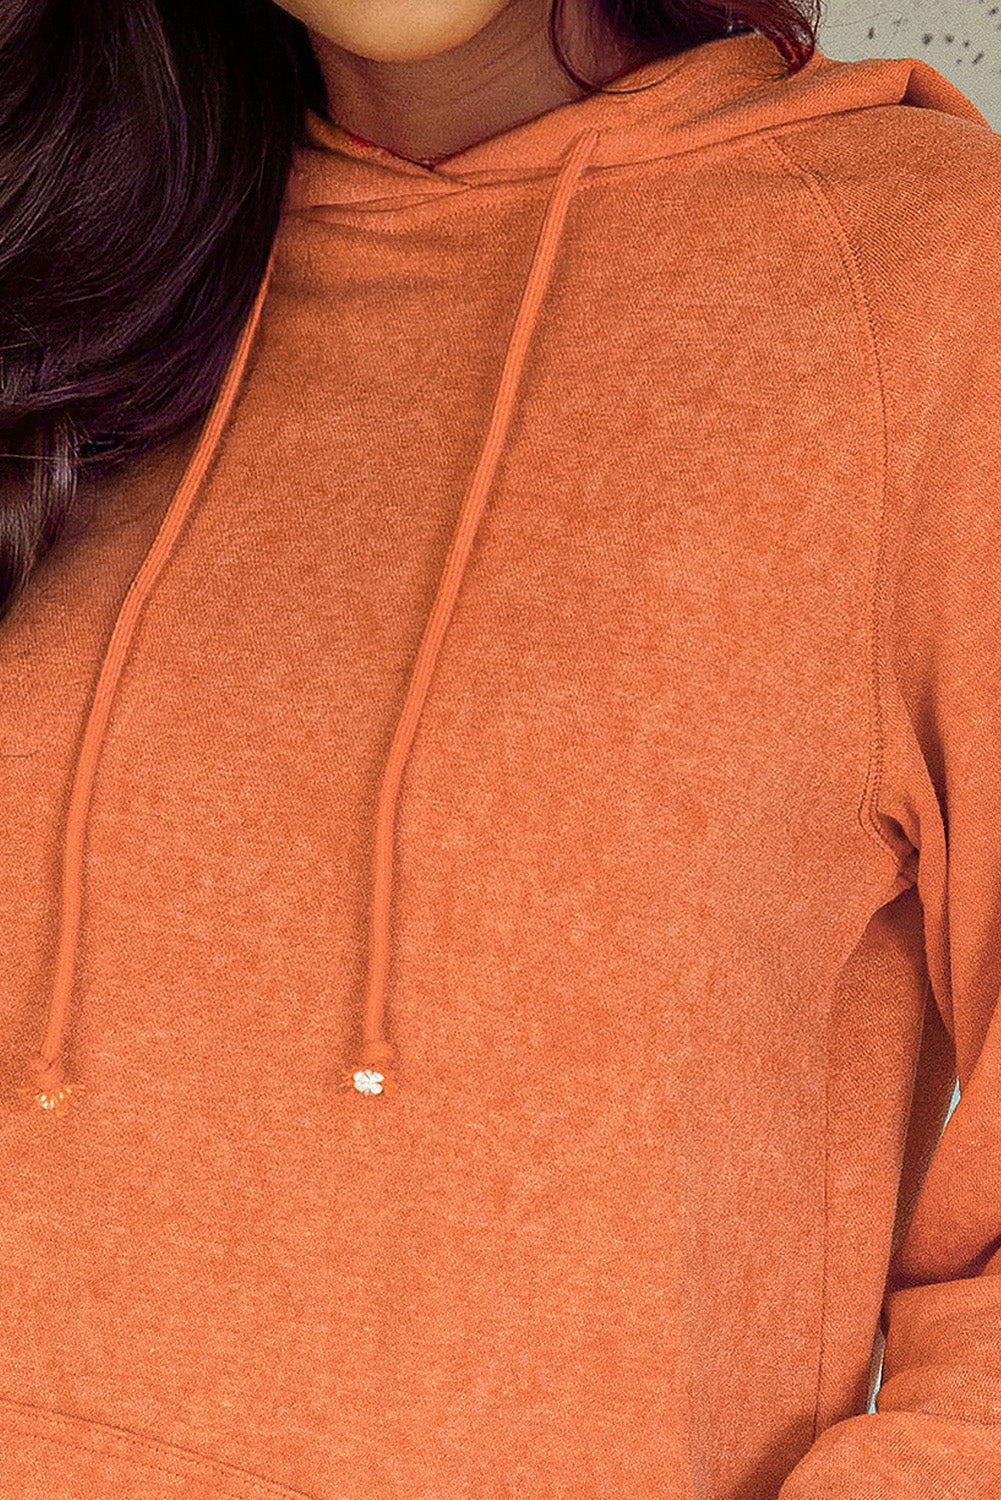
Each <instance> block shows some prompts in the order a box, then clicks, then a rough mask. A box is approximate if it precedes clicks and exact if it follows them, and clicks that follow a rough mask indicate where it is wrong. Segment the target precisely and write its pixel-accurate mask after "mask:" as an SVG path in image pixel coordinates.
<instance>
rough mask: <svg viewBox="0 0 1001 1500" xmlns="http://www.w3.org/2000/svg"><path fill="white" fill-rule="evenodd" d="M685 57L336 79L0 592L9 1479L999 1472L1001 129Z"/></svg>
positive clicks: (874, 1497)
mask: <svg viewBox="0 0 1001 1500" xmlns="http://www.w3.org/2000/svg"><path fill="white" fill-rule="evenodd" d="M647 85H648V86H647ZM633 86H641V87H642V91H641V92H638V93H634V94H628V95H611V96H609V95H596V96H594V97H592V98H589V99H584V100H580V101H578V102H576V103H573V104H569V105H565V106H562V107H560V108H557V109H554V110H552V111H551V112H549V113H547V114H545V115H543V116H541V117H539V118H538V119H534V120H531V121H529V122H528V123H526V124H523V125H520V126H517V127H515V128H513V129H510V130H507V131H504V132H502V133H501V134H500V135H497V136H494V137H491V138H490V139H488V140H486V141H483V142H481V143H479V144H477V145H475V146H472V147H470V148H469V149H466V150H463V151H460V152H459V153H457V154H456V155H454V156H452V157H450V158H449V159H447V160H446V161H445V162H443V163H442V164H441V165H440V166H439V167H438V168H436V169H430V168H427V167H423V166H420V165H418V164H415V163H411V162H408V161H405V160H403V159H401V158H398V157H396V156H394V155H393V154H392V153H391V152H389V151H387V150H385V149H382V148H380V147H378V146H371V145H366V144H365V143H363V142H361V141H359V140H357V139H354V138H352V137H350V136H349V135H348V134H347V132H345V131H343V130H341V129H338V128H334V127H331V126H330V125H328V124H325V123H323V122H321V121H320V120H318V119H316V118H315V117H312V121H311V126H312V132H313V144H312V145H311V146H310V147H309V148H303V149H301V150H299V151H298V152H297V156H296V167H295V172H294V174H293V177H292V178H291V180H290V183H289V190H288V194H287V199H286V205H285V208H286V211H285V212H284V213H283V217H282V222H281V226H280V229H279V233H278V236H277V239H276V243H275V248H274V253H273V255H272V259H271V261H270V263H269V266H268V273H267V275H266V277H265V278H264V281H263V282H262V285H261V289H260V294H259V296H258V299H257V302H256V304H255V306H254V308H253V312H252V315H251V317H250V318H249V320H248V323H247V326H246V330H245V332H244V334H243V337H242V339H241V341H240V344H239V347H238V348H237V349H236V350H235V352H234V356H233V360H232V363H231V366H230V369H229V372H228V374H227V376H226V378H225V380H224V382H223V383H222V385H221V387H220V390H219V393H218V399H217V401H216V403H215V405H214V407H213V410H212V412H211V414H210V416H209V417H208V419H207V421H206V422H205V424H204V428H203V429H202V430H200V431H198V432H194V433H189V434H186V435H185V436H184V437H183V439H182V440H179V441H177V442H174V443H172V444H170V445H168V446H167V447H165V448H164V449H162V450H161V451H160V452H159V453H158V454H157V455H155V457H154V458H153V459H152V460H150V461H149V462H148V463H146V464H144V465H143V467H142V472H141V473H138V472H133V473H132V474H130V475H127V476H125V477H124V478H119V479H116V480H115V481H113V482H107V481H106V482H105V483H104V485H103V486H102V487H100V488H98V487H95V491H94V496H93V498H94V502H95V507H94V513H93V520H92V523H91V524H90V525H89V526H88V527H87V528H86V530H85V534H84V535H82V536H81V537H76V538H74V539H72V540H67V541H66V542H65V543H64V544H60V546H59V547H58V548H57V549H56V551H55V552H54V553H52V554H51V555H50V557H49V558H48V559H47V560H46V562H45V563H44V564H43V566H42V567H41V568H40V570H39V571H38V572H37V574H36V575H35V577H34V579H33V580H32V584H31V587H30V588H29V591H28V593H27V594H26V595H25V597H24V598H23V599H22V600H20V601H19V602H18V604H17V606H16V607H15V610H14V611H13V613H12V614H11V616H10V617H9V619H8V620H7V621H6V622H5V623H4V625H3V627H2V629H0V684H2V725H0V776H2V806H3V808H4V812H5V820H4V835H5V837H4V845H3V858H2V861H0V923H2V931H3V948H4V973H5V983H4V988H3V995H4V1004H3V1006H2V1022H3V1028H4V1031H3V1037H2V1045H0V1055H2V1057H3V1059H4V1074H3V1116H2V1118H3V1137H2V1148H3V1155H4V1163H5V1166H4V1171H3V1173H2V1177H0V1183H2V1186H0V1252H2V1253H0V1267H2V1276H3V1285H2V1295H0V1497H2V1500H168V1497H169V1500H175V1497H176V1500H182V1497H183V1500H221V1497H224V1500H279V1497H281V1500H571V1497H572V1500H772V1497H776V1496H778V1497H780V1500H943V1497H945V1496H948V1497H950V1500H974V1497H977V1500H985V1497H995V1500H996V1497H999V1496H1001V1274H999V1273H1001V1110H999V1105H998V1100H999V1097H1001V1012H999V1009H998V1006H997V997H998V993H999V987H1001V941H999V937H998V934H999V932H1001V836H999V825H998V819H997V815H996V813H995V808H996V807H997V806H998V804H999V802H1001V630H999V625H998V620H999V615H1001V589H999V585H998V581H997V580H998V578H999V577H1001V529H999V527H998V526H997V524H996V520H997V517H996V515H995V511H996V503H995V502H996V497H997V493H998V474H999V464H1001V435H999V434H1001V423H999V421H998V418H997V414H996V410H993V409H992V407H993V404H994V402H995V400H996V395H997V389H998V378H999V375H1001V361H999V355H998V350H999V347H1001V312H999V308H998V301H997V296H996V292H997V280H998V273H999V269H1001V265H999V261H1001V255H999V250H1001V206H999V203H1001V191H999V189H1001V142H999V137H998V135H996V134H995V133H994V132H993V131H992V130H991V128H990V126H989V125H988V123H987V121H986V120H985V119H984V118H983V116H982V115H980V114H979V113H978V111H977V110H976V109H975V108H974V107H973V106H972V105H971V104H970V103H969V102H968V101H967V100H966V98H965V97H964V96H963V94H962V93H960V92H959V91H958V90H957V89H956V88H955V87H953V85H952V84H951V83H949V82H948V81H947V80H946V79H945V78H944V77H943V76H942V75H941V74H939V73H938V72H936V71H935V70H934V69H932V68H930V67H928V66H927V65H926V64H924V63H922V62H920V61H917V60H915V59H894V60H890V61H885V60H880V59H870V60H867V61H865V62H860V63H844V62H838V61H834V60H832V59H829V58H827V57H825V56H824V55H823V54H822V53H819V52H818V53H817V54H816V55H815V57H814V58H813V60H812V62H811V63H810V64H809V65H808V66H807V67H806V68H805V69H804V70H803V71H802V72H801V73H799V74H797V75H795V76H793V77H791V78H790V77H788V76H787V75H786V73H785V71H784V69H783V67H782V65H781V62H780V60H779V59H778V56H777V54H776V52H775V50H774V48H773V47H772V46H771V44H770V43H769V42H767V40H766V39H764V38H763V37H761V36H759V35H758V34H752V35H741V36H736V37H728V38H725V39H722V40H719V41H716V42H712V43H709V44H706V45H704V46H701V47H698V48H696V49H694V50H692V51H690V52H688V53H686V54H683V55H681V56H680V57H676V58H672V59H668V60H663V61H660V62H656V63H651V64H649V65H647V66H645V67H642V68H639V69H637V70H636V72H635V73H632V74H630V75H628V76H627V77H625V78H622V79H619V80H617V81H616V83H615V85H613V87H614V88H615V89H621V88H626V87H633ZM26 1078H27V1086H26ZM957 1078H958V1082H959V1085H960V1087H961V1091H962V1097H961V1099H960V1102H959V1104H958V1106H957V1107H956V1108H955V1110H954V1112H953V1113H952V1115H951V1117H950V1116H949V1106H950V1102H951V1098H952V1094H953V1088H954V1084H955V1082H956V1081H957ZM71 1090H72V1091H73V1092H71ZM77 1091H78V1092H77ZM38 1103H41V1104H43V1105H44V1106H45V1108H44V1109H39V1108H37V1107H36V1106H37V1104H38ZM67 1105H68V1106H69V1107H68V1109H67ZM947 1117H948V1121H947V1123H946V1120H947ZM943 1125H944V1126H945V1128H944V1129H943ZM884 1340H885V1355H884ZM881 1358H882V1359H883V1365H882V1387H881V1389H880V1390H879V1394H878V1398H877V1401H876V1410H875V1411H874V1412H870V1411H869V1410H868V1409H867V1408H868V1406H869V1404H870V1400H871V1395H872V1392H873V1389H874V1387H875V1384H876V1379H877V1376H878V1373H879V1367H880V1360H881Z"/></svg>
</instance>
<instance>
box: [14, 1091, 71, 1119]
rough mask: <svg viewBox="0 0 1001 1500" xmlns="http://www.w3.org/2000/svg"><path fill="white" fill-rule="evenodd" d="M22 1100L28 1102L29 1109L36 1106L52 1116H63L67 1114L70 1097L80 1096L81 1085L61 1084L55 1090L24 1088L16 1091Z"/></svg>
mask: <svg viewBox="0 0 1001 1500" xmlns="http://www.w3.org/2000/svg"><path fill="white" fill-rule="evenodd" d="M18 1093H19V1094H20V1095H21V1098H22V1099H26V1100H27V1101H28V1105H29V1107H31V1106H32V1105H37V1106H39V1107H40V1108H42V1109H47V1110H49V1111H50V1112H51V1113H52V1114H53V1115H65V1114H68V1113H69V1107H70V1095H71V1094H82V1093H83V1084H82V1083H63V1084H61V1085H60V1086H59V1088H57V1089H41V1088H38V1087H36V1086H25V1087H24V1088H20V1089H18Z"/></svg>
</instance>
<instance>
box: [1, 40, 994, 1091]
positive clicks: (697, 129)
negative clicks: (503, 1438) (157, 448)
mask: <svg viewBox="0 0 1001 1500" xmlns="http://www.w3.org/2000/svg"><path fill="white" fill-rule="evenodd" d="M609 89H610V92H608V93H601V94H595V95H593V96H591V97H589V98H585V99H582V100H578V101H575V102H573V103H570V104H566V105H562V106H560V107H558V108H556V109H553V110H551V111H550V112H548V113H546V114H544V115H542V116H540V117H538V118H536V119H533V120H529V121H527V122H526V123H524V124H521V125H518V126H516V127H514V128H513V129H510V130H507V131H504V132H502V133H501V134H499V135H496V136H493V137H491V138H490V139H488V140H485V141H481V142H479V143H477V144H476V145H473V146H471V147H469V148H467V149H465V150H462V151H460V152H458V153H456V154H454V155H452V156H450V157H447V158H445V159H444V160H443V161H441V162H439V163H438V164H437V165H436V166H433V167H430V166H427V165H422V164H420V163H417V162H411V161H409V160H407V159H405V158H403V157H399V156H396V155H395V154H394V153H393V152H391V151H388V150H386V149H385V148H382V147H380V146H376V145H371V144H369V143H366V142H364V141H362V140H360V139H359V138H358V137H355V136H353V135H351V134H350V133H349V132H348V131H346V130H344V129H342V128H340V127H338V126H335V125H332V124H329V123H328V122H326V121H324V120H322V119H320V118H319V117H318V116H316V115H315V114H313V113H312V112H310V113H309V115H308V120H307V123H308V136H309V141H310V145H309V146H308V147H307V148H306V149H300V150H298V151H297V154H296V158H295V161H294V164H293V170H292V173H291V176H290V179H289V185H288V190H287V194H286V200H285V203H284V206H283V213H284V214H308V215H312V216H314V217H317V218H321V219H330V220H336V221H338V222H344V221H346V220H348V219H350V217H351V216H352V215H355V216H357V223H358V225H359V226H360V227H364V225H365V223H366V222H371V221H370V218H369V217H368V216H370V215H371V214H373V213H378V212H379V211H380V210H381V209H385V208H393V209H396V210H399V209H400V208H401V207H403V208H409V207H410V206H413V207H415V208H416V207H418V206H420V205H421V204H424V203H426V202H427V201H428V200H429V199H433V198H435V197H445V196H448V195H451V194H465V193H480V192H485V193H489V192H490V191H491V190H492V189H493V188H494V187H496V186H497V185H498V184H507V183H522V182H523V183H525V184H529V183H532V182H537V181H538V180H540V179H543V180H544V181H545V182H546V183H547V193H546V202H545V210H544V213H543V214H542V216H541V219H540V223H539V229H538V238H537V241H536V243H535V248H534V253H533V254H532V257H531V263H530V265H529V266H528V268H527V273H526V275H525V280H524V290H523V292H522V295H521V301H520V305H519V307H518V309H517V311H516V312H515V310H514V309H512V330H511V335H510V339H509V341H508V346H507V352H506V357H505V359H504V361H503V366H502V368H501V369H499V370H498V372H497V382H496V395H495V398H494V403H493V409H492V412H491V415H490V418H489V422H488V424H487V425H486V429H485V437H484V440H483V445H482V450H481V452H480V454H479V459H478V462H477V464H476V466H475V469H474V471H473V475H472V479H471V482H470V484H469V488H468V492H467V494H466V496H465V499H464V501H463V503H462V505H461V509H460V512H459V517H458V522H457V524H456V527H455V531H454V535H453V538H452V542H451V546H450V548H449V550H448V554H447V558H446V561H445V565H444V568H443V570H442V573H441V577H440V580H439V583H438V587H437V591H436V593H435V596H434V599H433V601H432V602H431V605H430V608H429V612H428V616H427V623H426V627H425V630H424V633H423V638H422V640H421V643H420V647H419V650H418V652H417V655H416V659H415V661H414V664H413V669H412V672H411V675H410V679H409V685H408V687H407V690H406V692H405V695H404V697H403V701H402V702H401V704H400V708H399V716H398V720H397V723H396V729H395V733H394V735H393V737H392V743H391V746H390V749H389V751H388V754H387V757H386V762H385V769H384V773H383V777H382V782H381V789H380V793H379V799H378V813H377V821H376V827H375V837H374V860H373V865H372V871H371V907H370V911H371V919H370V937H369V947H368V981H367V987H366V991H365V996H364V1001H363V1011H362V1016H361V1022H362V1026H361V1034H362V1043H361V1046H360V1048H359V1050H358V1052H357V1054H356V1055H353V1056H351V1057H350V1058H346V1059H344V1068H343V1071H342V1076H341V1086H342V1087H343V1088H346V1089H350V1090H353V1091H354V1092H355V1093H357V1094H358V1095H359V1096H360V1097H362V1098H377V1097H386V1096H388V1095H391V1094H392V1093H393V1092H394V1091H395V1089H396V1088H397V1087H398V1086H399V1080H398V1078H397V1076H396V1075H397V1062H398V1047H397V1045H396V1044H395V1043H394V1042H392V1041H390V1039H389V1038H388V1036H387V1034H386V1031H387V1026H386V1006H387V980H388V968H389V935H390V915H391V903H392V891H393V845H394V823H395V815H396V809H397V801H398V797H399V791H400V784H401V780H402V776H403V772H404V768H405V766H406V764H407V759H408V756H409V754H410V748H411V745H412V743H413V739H414V735H415V732H416V728H417V724H418V721H419V719H420V716H421V711H422V708H423V705H424V701H425V698H426V696H427V693H428V689H429V685H430V683H431V681H432V678H433V676H434V672H435V663H436V660H437V657H438V653H439V650H440V648H441V644H442V641H443V638H444V636H445V633H446V631H447V630H448V627H449V622H450V619H451V616H452V612H453V609H454V606H455V602H456V598H457V596H458V593H459V589H460V588H461V586H462V581H463V575H464V571H465V568H466V564H467V561H468V559H469V556H470V551H471V549H472V546H473V543H474V541H475V539H476V534H477V528H478V525H479V522H480V518H481V516H482V515H483V511H484V507H485V506H486V504H487V501H488V499H489V496H490V491H491V484H492V481H493V477H494V474H495V472H496V469H497V465H498V461H499V459H500V457H501V455H502V453H503V451H504V447H505V441H506V437H507V434H508V431H509V428H510V426H511V423H512V418H513V416H514V415H515V413H516V411H517V409H518V403H519V387H520V382H521V376H522V372H523V369H524V367H525V362H526V357H527V356H528V354H529V351H530V349H531V347H532V341H533V335H534V332H535V329H536V323H537V320H538V318H539V312H540V308H541V307H542V305H543V303H544V301H545V298H546V293H547V288H548V286H549V283H550V278H551V276H552V274H553V269H554V266H555V264H556V262H557V258H558V256H559V255H560V251H561V245H562V241H563V236H564V230H565V227H566V224H567V217H568V212H569V209H570V206H571V203H572V201H573V197H574V193H575V191H576V188H577V186H578V184H579V182H580V181H581V178H582V176H584V174H586V173H591V172H599V171H601V170H602V169H603V168H605V167H609V166H615V165H619V164H622V163H633V162H643V161H651V160H654V159H664V158H669V157H672V156H677V155H680V154H682V153H688V152H692V151H698V150H700V149H702V148H705V147H711V146H714V145H717V144H718V143H720V142H721V141H724V140H733V139H736V138H738V137H742V136H750V135H754V134H757V133H761V132H766V131H772V130H775V129H777V128H779V127H782V126H787V125H789V124H792V123H796V122H800V121H802V122H806V121H810V120H815V119H818V118H820V117H823V116H830V115H837V114H840V113H843V112H847V111H856V110H862V109H873V108H878V107H881V106H885V105H893V104H900V105H906V106H910V107H912V108H919V109H930V110H937V111H940V112H942V113H945V114H952V115H957V116H960V117H962V118H964V119H967V120H970V121H973V122H975V123H978V124H980V125H983V126H987V125H988V122H987V121H986V120H985V119H984V117H983V116H982V115H981V114H980V112H979V111H978V110H977V109H976V108H975V107H974V106H973V105H972V104H971V103H970V102H969V100H968V99H966V97H965V96H964V95H963V94H962V93H961V92H960V91H959V89H957V88H955V87H954V86H953V85H952V84H951V83H949V81H948V80H947V79H945V78H944V77H943V76H942V75H941V74H940V73H938V72H936V70H935V69H933V68H931V67H930V66H928V65H927V64H925V63H923V62H920V61H918V60H916V59H913V58H900V59H879V58H869V59H866V60H864V61H862V62H856V63H846V62H838V61H836V60H833V59H831V58H828V57H826V56H825V55H824V54H823V53H822V52H820V51H817V52H815V53H814V55H813V57H812V58H811V60H810V62H809V63H808V64H807V65H806V66H805V67H804V68H803V69H801V70H800V72H798V73H797V74H795V75H793V76H792V77H790V76H788V74H787V73H786V71H785V67H784V64H783V63H782V61H781V59H780V58H779V56H778V54H777V53H776V51H775V49H774V47H773V46H772V44H771V43H770V42H769V41H768V40H767V39H766V38H764V37H762V36H760V35H759V34H758V33H756V32H755V33H747V34H742V35H739V36H732V37H726V38H721V39H719V40H717V41H713V42H709V43H705V44H703V45H702V46H699V47H697V48H694V49H691V50H690V51H689V52H687V53H685V54H684V55H682V56H680V57H676V58H669V59H666V60H661V61H658V62H652V63H649V64H647V65H645V66H643V67H641V68H638V69H636V70H635V71H634V72H632V73H630V74H627V75H625V76H624V77H622V78H620V79H618V80H616V81H615V83H614V84H612V85H609ZM627 89H629V90H631V92H625V90H627ZM988 128H990V127H989V126H988ZM279 233H280V231H279ZM274 261H275V248H274V246H273V247H272V250H271V255H270V257H269V259H268V263H267V267H266V269H265V272H264V275H263V277H262V280H261V283H260V286H259V289H258V291H257V294H256V297H255V300H254V304H253V306H252V308H251V310H250V314H249V316H248V318H247V321H246V324H245V327H244V329H243V332H242V334H241V337H240V339H239V342H238V344H237V346H236V348H235V350H234V352H233V355H232V359H231V361H230V364H229V366H228V369H227V371H226V374H225V376H224V378H223V381H222V383H221V385H220V388H219V391H218V395H217V396H216V399H215V401H214V403H213V405H212V407H211V410H210V411H209V413H208V416H207V417H206V419H205V423H204V426H203V429H202V431H201V434H200V437H199V439H198V441H197V443H196V445H195V448H194V451H193V453H192V456H191V458H190V461H189V463H188V464H187V467H186V470H185V472H184V474H183V477H182V479H181V481H180V483H179V485H178V487H177V490H176V493H175V495H174V497H173V499H172V501H171V504H170V506H169V508H168V510H167V513H166V515H165V518H164V520H163V523H162V525H161V527H160V529H159V532H158V534H157V536H156V538H155V540H154V542H153V544H152V546H151V547H150V549H149V551H148V553H147V554H146V557H145V559H144V561H143V563H142V565H141V567H140V568H139V569H138V571H137V572H136V575H135V577H134V579H133V581H132V584H131V587H130V588H129V589H128V591H127V594H126V596H125V600H124V603H123V605H122V607H121V610H120V612H119V614H118V617H117V621H116V624H115V627H114V629H113V631H112V633H111V636H110V639H109V641H108V645H107V649H106V651H105V654H104V659H103V662H102V663H101V665H100V670H99V672H98V673H97V674H96V680H97V686H96V689H95V693H94V699H93V704H92V707H91V710H90V712H89V715H88V717H87V722H86V727H85V731H84V734H83V738H82V742H81V745H80V750H79V755H78V757H77V761H76V764H75V768H74V775H73V781H72V791H71V795H70V800H69V809H68V814H67V821H66V832H65V855H64V860H63V866H62V888H61V901H60V903H59V941H58V951H57V960H56V966H55V972H54V975H53V980H52V991H51V999H50V1003H49V1009H48V1017H47V1022H46V1025H45V1028H44V1035H43V1037H42V1041H41V1045H40V1048H39V1050H38V1052H37V1053H36V1054H35V1055H34V1056H33V1057H32V1058H31V1059H30V1064H29V1076H30V1082H29V1084H28V1085H27V1086H26V1087H25V1088H23V1089H22V1094H23V1095H24V1096H25V1097H26V1098H27V1099H28V1100H29V1101H30V1102H31V1103H33V1104H34V1105H38V1106H41V1108H42V1109H43V1110H46V1111H49V1112H51V1113H52V1114H53V1115H56V1116H60V1115H63V1114H65V1113H66V1111H67V1108H68V1105H69V1102H70V1099H71V1096H73V1095H75V1094H76V1093H77V1092H79V1091H80V1090H81V1089H82V1088H85V1086H86V1085H85V1083H84V1084H81V1082H79V1081H73V1082H70V1081H68V1079H67V1072H66V1069H65V1067H64V1042H65V1033H66V1026H67V1018H68V1012H69V1005H70V997H71V992H72V988H73V982H74V972H75V967H76V961H77V953H78V948H79V943H80V916H81V906H82V889H83V868H84V857H83V851H84V842H85V837H86V831H87V821H88V814H89V808H90V799H91V790H92V787H93V783H94V776H95V771H96V768H97V765H98V761H99V759H100V756H101V751H102V746H103V743H104V738H105V733H106V729H107V725H108V720H109V715H110V712H111V708H112V704H113V702H114V698H115V693H116V689H117V686H118V682H119V679H120V676H121V673H122V669H123V665H124V663H125V661H126V659H127V657H128V654H129V650H130V645H131V642H132V639H133V635H134V632H135V630H136V626H137V623H138V620H139V618H140V615H141V614H142V611H143V609H144V607H145V604H146V601H147V599H148V598H149V596H150V594H151V593H152V592H153V591H154V590H155V588H156V584H157V579H158V577H159V575H160V572H161V570H162V569H163V567H164V565H165V563H166V562H167V560H168V559H169V557H170V556H171V554H172V553H173V551H174V549H175V548H176V547H177V546H178V545H179V538H180V537H181V535H182V533H183V531H184V529H185V522H186V519H187V517H188V515H189V512H190V511H191V509H192V507H193V506H194V504H195V502H196V500H197V498H198V495H199V492H200V489H201V486H202V481H203V478H204V476H205V473H206V471H207V469H208V468H209V465H210V464H211V463H212V461H213V458H214V456H215V454H216V449H217V447H218V445H219V442H220V438H221V436H222V434H223V432H224V430H225V429H226V426H227V424H228V423H229V422H230V421H231V420H232V418H233V416H234V412H235V408H236V403H237V398H238V396H239V393H240V389H241V385H242V382H243V378H244V372H245V370H246V368H247V363H248V358H249V355H250V352H251V347H252V345H253V341H254V336H255V333H256V330H257V327H258V324H259V322H260V319H261V316H262V312H263V309H264V305H265V302H266V299H267V294H268V287H269V284H270V280H271V275H272V271H273V268H274ZM404 1040H405V1039H404Z"/></svg>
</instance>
